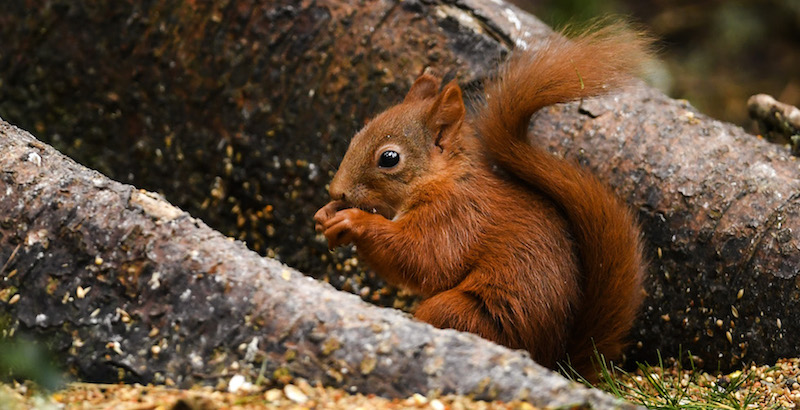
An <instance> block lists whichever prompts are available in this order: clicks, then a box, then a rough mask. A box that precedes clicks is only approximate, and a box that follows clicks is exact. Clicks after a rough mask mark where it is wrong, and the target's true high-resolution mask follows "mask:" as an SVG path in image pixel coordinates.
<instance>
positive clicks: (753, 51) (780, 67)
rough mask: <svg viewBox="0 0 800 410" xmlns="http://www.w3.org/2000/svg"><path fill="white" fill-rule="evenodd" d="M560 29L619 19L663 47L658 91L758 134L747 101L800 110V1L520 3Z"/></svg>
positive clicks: (538, 0)
mask: <svg viewBox="0 0 800 410" xmlns="http://www.w3.org/2000/svg"><path fill="white" fill-rule="evenodd" d="M514 2H515V3H516V4H517V5H519V6H520V7H522V8H524V9H526V10H528V11H530V12H531V13H533V14H535V15H536V16H538V17H539V18H541V19H542V20H544V21H545V22H546V23H548V24H550V25H551V26H554V27H559V26H563V25H564V24H566V23H569V22H581V21H585V20H588V19H591V18H593V17H596V16H603V15H608V14H619V15H626V16H631V18H632V20H633V21H635V22H637V23H640V24H642V25H643V26H645V27H646V28H647V29H648V30H649V31H650V32H651V33H652V34H653V35H655V36H656V37H657V38H658V39H659V40H660V42H659V46H660V49H661V53H660V55H659V57H660V59H661V61H662V65H661V67H660V69H659V70H657V73H658V74H657V78H655V79H654V81H653V83H654V85H655V86H657V87H659V88H661V89H662V90H663V91H664V92H665V93H667V94H668V95H669V96H671V97H673V98H683V99H687V100H689V101H690V102H691V103H692V105H694V106H695V107H697V108H698V109H699V110H700V111H702V112H704V113H707V114H709V115H711V116H712V117H715V118H719V119H722V120H725V121H730V122H733V123H736V124H739V125H742V126H744V127H745V128H747V129H749V130H750V131H753V132H755V131H756V128H755V127H754V126H753V125H752V124H751V122H750V120H749V119H748V116H747V99H748V97H750V96H751V95H753V94H757V93H766V94H770V95H772V96H774V97H775V98H776V99H778V100H780V101H782V102H785V103H788V104H791V105H795V106H798V105H800V70H798V67H800V1H797V0H764V1H758V2H755V1H748V0H730V1H687V0H678V1H674V0H645V1H635V0H611V1H601V0H567V1H556V0H514Z"/></svg>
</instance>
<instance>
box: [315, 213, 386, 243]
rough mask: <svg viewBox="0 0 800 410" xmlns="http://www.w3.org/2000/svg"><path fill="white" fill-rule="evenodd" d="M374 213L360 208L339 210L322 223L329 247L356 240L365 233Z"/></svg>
mask: <svg viewBox="0 0 800 410" xmlns="http://www.w3.org/2000/svg"><path fill="white" fill-rule="evenodd" d="M372 216H374V215H372V214H370V213H367V212H364V211H362V210H360V209H358V208H348V209H342V210H340V211H337V212H336V214H334V215H333V217H331V218H329V219H328V220H326V221H325V222H323V223H322V231H323V234H324V235H325V238H326V239H327V240H328V248H330V249H333V248H335V247H337V246H340V245H346V244H348V243H352V242H354V241H355V240H356V239H358V238H359V237H360V236H361V235H363V233H364V229H365V227H366V222H367V219H369V218H370V217H372Z"/></svg>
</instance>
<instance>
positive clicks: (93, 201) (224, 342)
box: [0, 122, 635, 408]
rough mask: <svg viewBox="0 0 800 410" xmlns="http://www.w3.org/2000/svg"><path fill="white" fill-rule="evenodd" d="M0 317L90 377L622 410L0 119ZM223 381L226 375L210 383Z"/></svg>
mask: <svg viewBox="0 0 800 410" xmlns="http://www.w3.org/2000/svg"><path fill="white" fill-rule="evenodd" d="M0 153H2V156H0V169H2V174H0V218H1V219H0V261H3V264H2V268H1V269H0V278H2V280H1V281H0V323H3V325H2V332H3V335H4V336H7V335H9V334H14V333H17V332H26V333H29V334H31V335H33V336H35V337H36V339H37V340H39V341H41V342H43V343H46V344H47V345H49V346H51V347H52V348H53V349H55V350H56V351H57V352H59V353H60V354H61V355H62V356H64V357H65V361H66V363H67V364H68V365H69V366H70V368H71V370H72V371H73V372H74V373H75V374H77V375H78V376H79V377H81V378H83V379H86V380H90V381H103V382H113V381H125V382H139V383H152V382H155V383H166V384H168V385H174V384H177V385H179V386H184V387H185V386H190V385H193V384H196V383H211V384H219V383H224V382H225V381H226V380H228V379H230V378H231V377H233V376H234V375H242V376H244V377H246V379H248V380H252V381H256V380H257V379H258V378H259V375H261V376H264V375H266V376H267V377H268V378H269V379H270V380H272V381H273V382H274V383H278V382H280V380H282V379H283V380H284V381H287V380H291V378H292V377H302V378H305V379H307V380H310V381H311V382H312V383H316V382H319V383H323V384H325V385H332V386H339V387H342V388H345V389H347V390H348V391H350V392H361V393H374V394H380V395H385V396H389V397H406V396H410V395H412V394H413V393H415V392H425V393H437V394H448V393H456V394H463V395H473V396H475V397H476V398H485V399H501V400H511V399H525V400H529V401H530V402H531V403H533V404H535V405H539V406H580V405H590V406H591V407H592V408H616V407H617V406H619V407H621V408H634V407H635V406H632V405H630V404H625V403H623V402H621V401H619V400H617V399H614V398H611V397H610V396H607V395H605V394H604V393H601V392H600V391H597V390H594V389H587V388H585V387H583V386H582V385H579V384H577V383H574V382H569V381H567V380H566V379H564V378H563V377H561V376H559V375H557V374H556V373H553V372H551V371H549V370H547V369H544V368H543V367H541V366H539V365H538V364H536V363H534V362H533V361H532V360H530V358H529V357H528V355H527V354H526V353H523V352H520V351H511V350H508V349H506V348H504V347H501V346H497V345H494V344H492V343H490V342H488V341H485V340H483V339H481V338H479V337H477V336H474V335H470V334H465V333H460V332H456V331H452V330H439V329H435V328H433V327H431V326H429V325H427V324H424V323H420V322H417V321H414V320H412V319H411V318H410V317H408V316H407V315H404V314H403V313H401V312H399V311H397V310H394V309H386V308H379V307H375V306H372V305H369V304H367V303H365V302H363V301H361V300H360V299H359V298H358V297H356V296H355V295H351V294H348V293H344V292H340V291H337V290H335V289H334V288H332V287H331V286H329V285H326V284H323V283H320V282H318V281H316V280H314V279H311V278H308V277H306V276H304V275H302V274H301V273H299V272H297V271H296V270H293V269H291V268H289V267H287V266H285V265H282V264H280V263H279V262H277V261H275V260H273V259H267V258H263V257H260V256H259V255H257V254H256V253H255V252H253V251H251V250H249V249H247V248H246V247H245V246H244V245H243V244H242V243H241V242H239V241H235V240H233V239H232V238H227V237H225V236H223V235H222V234H220V233H218V232H216V231H213V230H212V229H210V228H209V227H207V226H206V225H205V224H204V223H203V222H201V221H199V220H197V219H195V218H193V217H191V216H190V215H189V214H187V213H185V212H183V211H182V210H180V209H178V208H176V207H174V206H172V205H171V204H169V203H167V202H166V201H164V200H163V199H161V198H160V197H158V196H157V195H155V194H151V193H149V192H146V191H141V190H137V189H135V188H134V187H132V186H130V185H123V184H120V183H118V182H115V181H112V180H109V179H108V178H106V177H104V176H103V175H101V174H99V173H98V172H96V171H92V170H89V169H87V168H84V167H82V166H80V165H78V164H76V163H75V162H74V161H72V160H70V159H68V158H66V157H64V156H63V155H61V154H60V153H58V152H57V151H55V150H54V149H53V148H51V147H49V146H47V145H45V144H42V143H41V142H39V141H37V140H36V139H34V138H33V137H32V136H31V135H30V134H28V133H25V132H23V131H21V130H20V129H18V128H15V127H12V126H10V125H9V124H8V123H5V122H0ZM223 386H224V384H223Z"/></svg>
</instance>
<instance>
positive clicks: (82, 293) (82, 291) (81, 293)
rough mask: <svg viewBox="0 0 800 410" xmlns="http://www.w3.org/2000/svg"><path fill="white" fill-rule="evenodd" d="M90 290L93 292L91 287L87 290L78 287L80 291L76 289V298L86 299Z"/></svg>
mask: <svg viewBox="0 0 800 410" xmlns="http://www.w3.org/2000/svg"><path fill="white" fill-rule="evenodd" d="M90 290H92V287H91V286H89V287H87V288H85V289H84V288H82V287H80V286H78V289H75V296H77V297H78V299H83V298H84V297H86V294H87V293H89V291H90Z"/></svg>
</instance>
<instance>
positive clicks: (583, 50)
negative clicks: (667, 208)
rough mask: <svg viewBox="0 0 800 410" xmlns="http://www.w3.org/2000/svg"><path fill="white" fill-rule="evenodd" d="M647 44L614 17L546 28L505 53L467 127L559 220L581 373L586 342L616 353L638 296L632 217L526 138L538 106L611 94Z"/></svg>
mask: <svg viewBox="0 0 800 410" xmlns="http://www.w3.org/2000/svg"><path fill="white" fill-rule="evenodd" d="M649 44H650V41H649V40H648V39H647V38H646V37H644V36H642V35H640V34H639V33H637V32H635V31H632V30H630V29H628V28H627V27H626V26H624V25H623V24H618V23H617V24H611V25H608V26H606V27H602V28H600V29H594V30H589V31H586V32H584V33H581V34H579V35H577V36H575V37H573V38H571V39H567V38H565V37H563V36H562V35H559V34H555V35H553V36H551V37H550V38H549V39H548V40H547V41H545V42H544V44H543V45H541V46H540V47H539V48H538V49H536V50H533V51H521V52H514V53H513V54H512V56H511V57H510V59H509V61H508V62H507V63H506V64H505V65H504V66H503V67H502V68H501V70H500V73H499V75H498V76H497V78H496V79H494V80H492V81H490V82H488V83H487V85H486V102H485V106H484V107H483V109H482V111H481V112H480V115H479V117H478V119H477V121H476V124H475V126H476V128H477V130H478V133H479V134H480V136H481V139H482V141H483V143H484V145H485V148H486V151H487V152H488V155H489V156H490V158H491V159H492V160H493V161H494V162H495V163H496V164H497V165H499V166H500V167H502V168H503V169H505V170H506V171H507V172H509V173H511V174H513V175H515V176H516V177H517V178H519V179H520V180H521V181H523V183H525V184H527V185H528V186H529V187H531V188H532V189H534V190H536V191H538V192H541V193H543V194H544V195H545V196H546V197H548V198H550V199H551V200H552V201H553V203H555V204H556V206H557V207H559V208H560V209H561V211H562V212H563V214H564V216H565V217H566V219H567V220H568V222H569V224H570V226H571V230H572V235H573V237H574V240H575V242H576V245H577V249H578V252H579V256H580V260H581V266H580V267H581V273H582V275H581V277H580V278H579V283H580V284H581V285H580V287H581V289H580V292H581V295H582V296H581V298H580V300H581V303H580V305H579V306H577V307H576V311H575V312H574V319H573V323H572V332H571V334H570V337H569V340H568V344H567V352H568V354H569V356H570V361H571V363H570V364H571V365H572V366H573V368H575V370H577V371H578V372H579V373H581V374H582V375H588V377H590V378H591V375H592V374H593V373H592V370H593V366H592V362H591V360H592V358H593V357H594V356H593V352H594V349H595V348H596V349H597V351H598V352H599V353H600V354H602V355H604V356H605V357H606V358H609V359H616V358H618V357H620V356H621V354H622V349H623V348H624V346H625V339H626V336H627V333H628V332H629V330H630V327H631V326H632V324H633V321H634V320H635V318H636V315H637V313H638V309H639V306H640V304H641V301H642V297H643V294H642V289H641V285H642V273H643V269H644V262H643V257H642V249H641V246H642V245H641V239H640V233H639V229H638V227H637V224H636V221H635V218H634V216H633V215H632V214H631V212H630V210H629V209H628V208H627V206H626V205H625V204H624V203H623V202H622V201H621V200H619V199H618V198H617V197H616V196H615V195H614V194H613V193H612V192H611V191H610V190H609V188H607V187H606V186H605V185H604V184H603V183H602V182H600V181H599V180H598V179H597V178H595V177H594V176H593V175H591V174H590V173H588V172H587V171H585V170H583V169H581V168H579V167H578V166H577V165H575V164H572V163H570V162H567V161H564V160H561V159H558V158H556V157H554V156H553V155H551V154H549V153H548V152H547V151H545V150H544V149H542V148H540V147H536V146H532V145H530V144H529V142H528V137H527V135H528V125H529V122H530V118H531V116H532V115H533V114H534V113H535V112H536V111H538V110H539V109H541V108H543V107H546V106H549V105H552V104H556V103H562V102H568V101H572V100H577V99H580V98H584V97H591V96H596V95H600V94H604V93H607V92H609V91H613V90H614V89H615V88H617V87H619V86H621V85H623V84H624V83H626V82H627V81H628V80H629V79H630V78H631V77H632V73H633V72H634V71H635V70H636V69H637V68H638V67H640V65H641V64H642V63H643V62H644V61H645V60H646V59H647V58H648V56H649V53H648V48H649Z"/></svg>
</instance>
